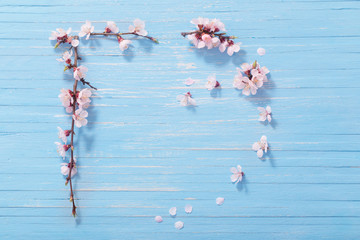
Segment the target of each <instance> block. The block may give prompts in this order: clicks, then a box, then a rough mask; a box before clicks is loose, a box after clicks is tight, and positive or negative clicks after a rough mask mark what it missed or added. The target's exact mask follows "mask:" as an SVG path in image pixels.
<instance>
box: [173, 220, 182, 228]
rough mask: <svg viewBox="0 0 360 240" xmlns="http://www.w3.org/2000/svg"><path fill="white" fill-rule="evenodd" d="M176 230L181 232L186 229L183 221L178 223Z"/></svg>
mask: <svg viewBox="0 0 360 240" xmlns="http://www.w3.org/2000/svg"><path fill="white" fill-rule="evenodd" d="M174 226H175V228H176V229H178V230H180V229H182V228H184V223H183V222H182V221H178V222H176V223H175V224H174Z"/></svg>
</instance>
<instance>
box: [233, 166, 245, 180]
mask: <svg viewBox="0 0 360 240" xmlns="http://www.w3.org/2000/svg"><path fill="white" fill-rule="evenodd" d="M230 172H231V173H232V175H231V177H230V178H231V181H232V182H233V183H238V182H241V181H242V178H243V176H244V172H243V171H242V169H241V166H240V165H237V167H236V168H235V167H232V168H231V169H230Z"/></svg>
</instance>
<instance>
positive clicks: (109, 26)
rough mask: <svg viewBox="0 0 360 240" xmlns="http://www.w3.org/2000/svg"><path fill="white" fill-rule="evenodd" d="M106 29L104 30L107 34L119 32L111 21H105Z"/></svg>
mask: <svg viewBox="0 0 360 240" xmlns="http://www.w3.org/2000/svg"><path fill="white" fill-rule="evenodd" d="M106 24H107V25H106V28H105V32H107V33H111V32H112V33H118V32H119V28H118V27H117V26H116V23H115V22H113V21H107V22H106Z"/></svg>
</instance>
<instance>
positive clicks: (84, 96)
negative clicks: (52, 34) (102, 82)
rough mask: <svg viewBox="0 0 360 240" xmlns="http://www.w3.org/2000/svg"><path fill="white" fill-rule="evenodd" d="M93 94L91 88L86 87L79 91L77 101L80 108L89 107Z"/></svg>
mask: <svg viewBox="0 0 360 240" xmlns="http://www.w3.org/2000/svg"><path fill="white" fill-rule="evenodd" d="M91 95H92V92H91V89H90V88H84V89H82V90H81V91H80V92H79V94H78V96H77V98H76V101H77V103H78V104H79V108H82V109H86V108H88V107H89V103H90V102H91V100H90V97H91Z"/></svg>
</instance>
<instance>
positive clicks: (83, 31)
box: [79, 21, 95, 40]
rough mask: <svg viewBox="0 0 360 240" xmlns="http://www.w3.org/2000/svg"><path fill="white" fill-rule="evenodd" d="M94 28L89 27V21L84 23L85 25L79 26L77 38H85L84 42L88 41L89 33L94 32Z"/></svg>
mask: <svg viewBox="0 0 360 240" xmlns="http://www.w3.org/2000/svg"><path fill="white" fill-rule="evenodd" d="M94 28H95V27H94V26H92V25H91V22H90V21H86V22H85V24H84V25H82V26H81V30H80V32H79V37H85V36H86V40H89V38H90V35H91V33H93V32H94Z"/></svg>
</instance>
